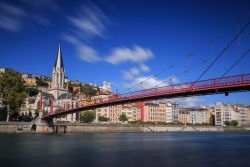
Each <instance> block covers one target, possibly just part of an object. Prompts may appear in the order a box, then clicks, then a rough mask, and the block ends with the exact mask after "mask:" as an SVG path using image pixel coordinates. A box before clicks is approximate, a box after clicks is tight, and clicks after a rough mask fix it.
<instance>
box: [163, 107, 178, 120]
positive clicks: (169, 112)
mask: <svg viewBox="0 0 250 167" xmlns="http://www.w3.org/2000/svg"><path fill="white" fill-rule="evenodd" d="M178 117H179V105H178V104H177V103H166V122H167V123H171V122H176V121H178Z"/></svg>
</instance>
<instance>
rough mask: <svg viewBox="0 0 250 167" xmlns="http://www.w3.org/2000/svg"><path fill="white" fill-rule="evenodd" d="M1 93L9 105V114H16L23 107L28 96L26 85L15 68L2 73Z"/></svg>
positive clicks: (0, 75) (0, 81) (0, 80)
mask: <svg viewBox="0 0 250 167" xmlns="http://www.w3.org/2000/svg"><path fill="white" fill-rule="evenodd" d="M0 93H1V94H2V95H1V96H2V97H3V98H4V103H5V105H7V106H8V111H7V112H8V116H7V120H8V118H9V116H11V115H12V116H13V115H16V114H14V112H17V110H18V109H19V108H20V107H21V104H22V102H23V100H24V99H25V98H26V93H25V86H24V82H23V79H22V77H21V75H20V74H19V73H18V72H15V71H13V70H6V71H5V73H2V74H0Z"/></svg>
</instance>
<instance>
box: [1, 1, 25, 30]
mask: <svg viewBox="0 0 250 167" xmlns="http://www.w3.org/2000/svg"><path fill="white" fill-rule="evenodd" d="M26 16H27V13H26V12H25V11H24V10H23V9H21V8H19V7H16V6H14V5H11V4H8V3H0V28H3V29H5V30H8V31H12V32H18V31H19V30H20V29H21V27H22V24H23V21H24V19H25V17H26Z"/></svg>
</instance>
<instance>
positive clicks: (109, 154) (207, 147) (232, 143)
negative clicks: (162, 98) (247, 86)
mask: <svg viewBox="0 0 250 167" xmlns="http://www.w3.org/2000/svg"><path fill="white" fill-rule="evenodd" d="M249 141H250V133H158V134H155V133H87V134H76V135H72V134H71V135H48V136H43V135H0V148H1V149H0V162H1V166H26V167H27V166H36V167H40V166H60V167H64V166H88V167H91V166H119V167H123V166H124V167H125V166H145V167H147V166H155V167H158V166H194V165H196V166H197V165H198V166H243V165H245V166H247V165H248V163H249V159H248V158H249V156H250V153H249V150H250V145H249Z"/></svg>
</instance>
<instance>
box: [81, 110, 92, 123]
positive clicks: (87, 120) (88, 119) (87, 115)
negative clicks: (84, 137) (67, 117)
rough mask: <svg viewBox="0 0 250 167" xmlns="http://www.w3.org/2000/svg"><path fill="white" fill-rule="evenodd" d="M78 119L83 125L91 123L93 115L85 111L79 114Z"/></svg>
mask: <svg viewBox="0 0 250 167" xmlns="http://www.w3.org/2000/svg"><path fill="white" fill-rule="evenodd" d="M80 119H81V122H83V123H91V122H93V121H94V120H95V113H94V112H92V111H85V112H83V113H82V114H81V117H80Z"/></svg>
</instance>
